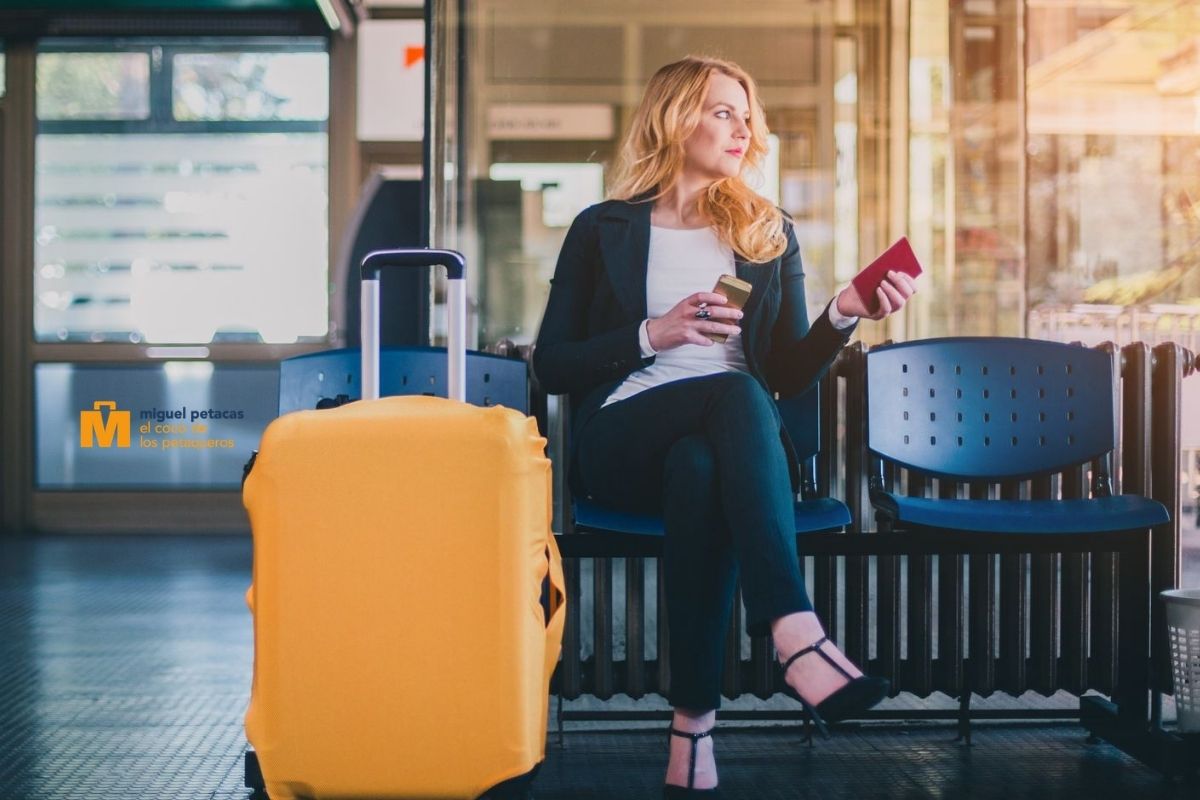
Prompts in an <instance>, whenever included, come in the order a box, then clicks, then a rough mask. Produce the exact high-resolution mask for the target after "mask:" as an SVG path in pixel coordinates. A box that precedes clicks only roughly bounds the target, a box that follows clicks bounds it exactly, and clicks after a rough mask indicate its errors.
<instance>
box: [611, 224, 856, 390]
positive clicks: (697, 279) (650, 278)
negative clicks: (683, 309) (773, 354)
mask: <svg viewBox="0 0 1200 800" xmlns="http://www.w3.org/2000/svg"><path fill="white" fill-rule="evenodd" d="M726 274H728V275H733V274H734V258H733V250H732V249H731V248H730V247H729V245H727V244H725V243H724V242H722V241H721V240H720V238H718V237H717V234H716V231H714V230H713V229H712V228H711V227H707V228H660V227H657V226H655V225H651V226H650V254H649V259H648V260H647V263H646V312H647V313H648V314H649V315H650V317H651V318H656V317H661V316H663V315H664V314H666V313H667V312H668V311H670V310H671V309H672V308H674V307H675V304H676V303H678V302H679V301H680V300H682V299H683V298H685V297H687V296H688V295H690V294H694V293H695V292H708V291H712V288H713V287H714V286H716V285H717V279H718V278H720V277H721V276H722V275H726ZM835 305H836V304H833V303H831V304H830V312H829V313H830V321H831V322H832V323H833V324H834V327H836V328H839V329H844V328H847V327H849V326H850V325H853V324H854V323H855V322H856V321H857V318H856V317H846V316H844V315H841V314H838V313H837V312H836V310H835V309H834V306H835ZM647 321H648V320H644V321H643V322H642V326H641V329H640V330H639V341H640V343H641V350H642V356H643V357H644V358H648V357H650V356H652V355H655V354H656V351H655V350H654V348H652V347H651V346H650V337H649V335H648V334H647V332H646V322H647ZM749 371H750V370H749V367H748V366H747V364H746V355H745V353H744V351H743V350H742V336H741V334H733V335H731V336H730V337H729V338H728V339H726V340H725V343H724V344H717V343H713V344H712V345H711V346H708V347H706V346H704V345H700V344H685V345H680V346H679V347H673V348H671V349H670V350H664V351H662V352H660V353H657V358H655V359H654V363H653V364H650V365H649V366H646V367H642V368H641V369H639V370H636V371H635V372H631V373H630V374H629V375H628V376H627V377H626V378H625V380H624V381H622V382H621V384H620V385H619V386H617V388H616V389H614V390H613V391H612V393H611V394H610V395H609V396H608V398H607V399H606V400H605V401H604V405H602V406H601V408H603V407H604V406H607V405H610V404H612V403H616V402H618V401H620V400H625V399H627V398H630V397H633V396H634V395H635V394H637V393H639V392H644V391H646V390H647V389H652V388H654V387H655V386H661V385H662V384H664V383H670V382H671V381H678V380H683V379H684V378H699V377H702V376H704V375H716V374H718V373H721V372H746V373H749Z"/></svg>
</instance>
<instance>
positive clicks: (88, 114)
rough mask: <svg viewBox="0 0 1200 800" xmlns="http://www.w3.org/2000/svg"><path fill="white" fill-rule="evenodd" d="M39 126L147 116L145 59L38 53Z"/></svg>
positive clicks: (137, 55)
mask: <svg viewBox="0 0 1200 800" xmlns="http://www.w3.org/2000/svg"><path fill="white" fill-rule="evenodd" d="M37 115H38V119H41V120H106V119H107V120H138V119H146V118H147V117H149V116H150V55H149V54H148V53H39V54H38V57H37Z"/></svg>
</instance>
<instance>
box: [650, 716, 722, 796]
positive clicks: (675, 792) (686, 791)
mask: <svg viewBox="0 0 1200 800" xmlns="http://www.w3.org/2000/svg"><path fill="white" fill-rule="evenodd" d="M711 735H712V728H709V729H708V730H706V731H704V732H703V733H688V732H687V731H677V730H675V727H674V726H672V727H671V728H670V731H669V733H668V734H667V744H668V746H669V745H670V742H671V737H672V736H679V737H681V738H684V739H691V740H692V752H691V753H690V754H689V755H688V785H687V788H684V787H682V786H675V785H674V784H670V783H668V784H667V785H666V786H664V787H663V800H692V798H702V797H707V798H709V800H712V798H719V797H720V796H721V792H720V791H719V790H718V789H717V787H715V786H714V787H713V788H711V789H693V788H692V784H693V783H694V782H695V780H696V747H697V746H698V745H699V743H700V740H701V739H703V738H704V737H705V736H711Z"/></svg>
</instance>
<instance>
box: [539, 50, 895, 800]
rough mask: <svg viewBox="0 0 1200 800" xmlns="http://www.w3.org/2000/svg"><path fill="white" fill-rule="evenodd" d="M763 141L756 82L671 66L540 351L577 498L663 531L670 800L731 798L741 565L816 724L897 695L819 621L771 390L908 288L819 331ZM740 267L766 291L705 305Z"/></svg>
mask: <svg viewBox="0 0 1200 800" xmlns="http://www.w3.org/2000/svg"><path fill="white" fill-rule="evenodd" d="M766 141H767V128H766V123H765V121H764V116H763V109H762V107H761V105H760V103H759V99H758V93H757V91H756V87H755V84H754V81H753V80H752V79H751V78H750V76H749V75H747V74H746V72H745V71H744V70H742V69H741V68H740V67H738V66H737V65H735V64H732V63H730V62H728V61H719V60H715V59H708V58H695V57H689V58H685V59H683V60H682V61H678V62H676V63H674V64H669V65H667V66H665V67H663V68H662V69H660V70H659V71H658V72H657V73H656V74H655V75H654V77H653V78H651V79H650V83H649V84H648V85H647V87H646V92H645V95H644V97H643V98H642V101H641V104H640V105H639V106H638V109H637V111H636V113H635V114H634V117H633V121H632V125H631V127H630V130H629V133H628V134H627V136H626V138H625V141H624V143H623V145H622V148H621V154H620V164H619V166H618V169H617V173H616V177H615V180H614V184H613V188H612V191H611V199H609V200H608V201H606V202H603V203H600V204H598V205H595V206H592V207H590V208H588V209H585V210H584V211H583V212H582V213H580V215H579V216H578V217H576V218H575V221H574V222H573V223H572V225H571V228H570V230H569V231H568V232H567V237H566V240H565V241H564V242H563V247H562V252H561V253H560V255H559V259H558V265H557V267H556V269H555V273H554V279H553V281H552V282H551V289H550V299H549V302H548V304H547V306H546V313H545V317H544V318H543V320H542V327H541V331H540V333H539V335H538V340H537V347H536V348H535V350H534V357H533V366H534V371H535V372H536V374H537V376H538V378H539V380H540V381H541V382H542V384H543V385H544V386H545V387H546V389H547V390H548V391H550V392H552V393H556V394H559V393H569V394H570V395H571V401H572V407H573V414H574V431H573V442H574V447H573V451H574V452H573V453H572V456H571V465H570V478H571V483H572V488H573V490H574V491H575V492H576V493H577V494H581V495H583V496H587V497H590V498H593V499H595V500H596V501H598V502H601V503H603V504H604V505H607V506H610V507H613V508H617V509H622V510H627V511H631V512H653V513H656V514H661V515H662V518H663V522H664V526H665V529H666V540H665V542H664V554H663V559H664V575H665V588H666V595H667V614H668V618H669V619H670V662H671V690H670V698H669V700H670V702H671V704H672V705H673V706H674V718H673V722H672V725H671V735H670V736H669V737H668V738H669V740H670V743H671V747H670V760H669V763H668V766H667V775H666V788H665V790H664V796H665V797H668V798H679V797H691V796H710V795H713V794H715V787H716V785H717V771H716V765H715V761H714V758H713V747H712V739H711V737H710V736H709V734H710V732H711V729H712V726H713V723H714V721H715V718H716V709H717V708H718V706H719V705H720V678H721V665H722V659H723V649H722V648H723V646H724V641H725V631H726V628H727V625H728V620H729V614H730V610H731V608H732V603H733V594H734V591H733V590H734V581H735V577H736V575H737V573H738V572H739V571H740V573H741V578H742V593H743V597H744V601H745V605H746V613H747V623H748V629H749V631H750V633H751V634H754V635H759V634H764V633H767V632H769V633H770V634H771V636H772V638H773V640H774V644H775V649H776V650H777V652H778V653H779V655H780V660H781V662H782V664H783V665H784V669H785V678H786V681H787V683H788V685H789V686H790V687H791V688H792V689H793V690H794V691H795V693H796V695H797V696H798V698H799V699H800V700H801V702H802V703H803V704H804V706H805V708H806V709H807V710H808V711H810V713H813V714H814V716H816V717H817V718H818V719H820V718H823V719H824V720H826V721H833V720H836V719H841V718H844V717H847V716H850V715H852V714H854V713H856V712H859V711H862V710H864V709H866V708H869V707H871V706H873V705H875V704H876V703H878V702H879V701H880V700H881V699H882V698H883V697H884V696H886V694H887V692H888V689H889V686H888V683H887V681H885V680H883V679H877V678H867V677H864V676H863V675H862V673H861V672H860V671H859V670H858V669H857V668H856V667H855V666H854V665H853V664H852V663H851V662H850V661H849V660H847V659H846V657H845V656H844V655H842V653H841V652H840V651H839V650H838V649H837V648H836V647H835V646H834V645H833V644H832V643H831V642H830V641H829V640H828V639H826V638H825V632H824V630H823V629H822V627H821V623H820V621H819V620H818V619H817V617H816V614H814V613H813V611H812V604H811V603H810V602H809V598H808V594H807V592H806V590H805V586H804V578H803V576H802V574H801V572H800V569H799V560H798V557H797V552H796V538H795V530H794V527H793V502H794V498H795V492H796V485H797V474H798V470H797V465H796V464H795V457H794V455H793V451H792V448H791V443H790V441H789V440H788V438H787V434H786V433H785V432H784V431H783V429H782V427H781V423H780V418H779V415H778V412H777V411H776V409H775V403H774V401H773V400H772V394H771V393H772V392H779V393H780V394H781V395H782V396H788V395H792V394H796V393H799V392H802V391H804V390H805V389H806V388H808V387H809V386H811V385H812V384H813V383H815V382H816V381H817V380H819V379H820V377H821V375H822V374H823V373H824V372H825V370H826V369H827V368H828V366H829V364H830V363H831V362H832V361H833V359H834V357H835V356H836V355H837V353H838V351H839V350H840V349H841V348H842V346H843V345H844V344H845V342H846V340H847V338H849V336H850V334H851V333H852V331H853V330H854V327H855V324H856V323H857V318H859V317H867V318H869V319H876V320H878V319H882V318H883V317H885V316H887V315H888V314H891V313H893V312H895V311H897V310H898V309H900V308H901V307H902V306H903V305H904V303H905V302H906V301H907V300H908V298H909V297H911V296H912V294H913V291H914V286H913V283H912V281H911V279H910V278H909V277H908V276H907V275H905V274H903V273H899V272H891V273H888V277H887V279H886V280H884V282H883V284H882V285H881V286H880V287H879V289H878V290H877V292H876V295H877V296H876V298H874V299H875V301H876V303H875V304H872V305H870V306H868V305H867V303H865V302H864V299H863V298H861V297H859V296H858V293H857V292H856V291H855V289H854V288H853V286H848V287H847V288H846V289H844V290H842V291H841V292H840V293H839V294H838V295H837V297H836V298H835V300H834V301H833V302H831V303H830V304H829V306H828V307H827V308H826V310H825V311H824V312H823V313H822V314H821V315H820V317H818V318H817V319H816V321H815V322H814V323H813V324H812V325H811V327H810V325H809V322H808V314H807V310H806V307H805V301H804V271H803V268H802V266H801V263H800V246H799V244H798V243H797V241H796V235H795V233H794V231H793V226H792V224H791V221H790V219H789V218H788V217H787V216H786V215H785V214H784V213H783V212H782V211H780V210H779V209H778V208H776V207H775V206H773V205H772V204H771V203H769V202H768V201H766V200H765V199H763V198H762V197H760V196H759V195H757V194H756V193H755V192H754V191H753V190H751V189H750V187H749V186H748V185H747V184H746V182H745V181H744V180H743V175H745V174H746V173H747V172H750V171H752V170H754V168H755V167H757V165H758V164H759V162H760V161H761V160H762V157H763V155H764V154H765V153H766ZM725 273H732V274H736V276H737V277H739V278H741V279H742V280H745V281H747V282H749V283H750V284H751V285H752V287H753V288H752V291H751V294H750V297H749V299H748V300H747V301H746V304H745V307H744V308H743V309H742V310H740V311H739V310H736V309H734V308H731V307H727V306H726V301H725V298H724V297H723V296H722V295H720V294H715V293H713V292H711V291H709V290H710V289H711V288H712V287H714V285H715V284H716V281H717V279H718V277H719V276H720V275H722V274H725ZM709 333H714V334H727V335H728V338H727V339H726V341H725V342H724V343H723V344H718V343H715V342H714V341H712V340H711V339H709V338H708V337H707V336H706V335H705V334H709Z"/></svg>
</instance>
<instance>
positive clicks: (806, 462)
mask: <svg viewBox="0 0 1200 800" xmlns="http://www.w3.org/2000/svg"><path fill="white" fill-rule="evenodd" d="M777 405H778V407H779V413H780V416H781V417H782V418H783V424H784V427H785V428H786V429H787V432H788V436H790V437H791V440H792V444H793V446H794V447H795V450H796V456H797V457H798V458H799V459H800V462H801V465H802V475H803V479H802V485H801V499H800V500H799V501H797V503H796V507H795V518H796V533H797V534H803V533H813V532H816V531H834V530H840V529H841V528H843V527H844V526H846V525H848V524H849V523H850V510H849V509H848V508H847V507H846V505H845V503H842V502H841V501H840V500H835V499H834V498H832V497H819V496H817V492H816V481H815V480H814V479H813V477H812V476H813V474H814V466H813V465H814V462H815V460H816V456H817V454H818V453H819V452H820V450H821V426H820V391H819V390H818V388H817V387H814V388H812V389H810V390H809V391H808V392H805V393H804V394H802V395H798V396H796V397H792V398H788V399H786V400H779V401H777ZM570 507H571V510H572V517H573V519H574V532H575V533H590V534H605V538H606V539H607V542H605V541H603V540H601V541H596V540H593V541H592V542H591V544H592V545H593V546H592V547H589V548H586V551H585V550H584V549H583V548H582V547H581V546H582V545H584V542H582V541H580V540H578V539H574V538H573V537H571V536H568V537H566V538H565V540H564V539H562V538H560V540H559V541H560V542H562V543H563V544H562V546H563V547H565V548H566V550H565V551H564V554H565V553H568V552H569V553H570V555H588V556H591V555H621V556H627V555H631V554H632V553H631V550H630V544H631V543H632V544H633V546H634V549H636V550H638V551H640V553H641V554H645V555H655V554H657V553H658V551H659V549H660V548H661V541H655V540H648V541H645V542H644V546H642V547H637V543H636V542H631V541H630V540H629V539H628V538H622V537H623V536H624V537H628V536H631V535H632V536H638V537H662V536H663V535H664V533H665V532H664V530H663V522H662V518H661V517H660V516H658V515H651V514H629V513H624V512H620V511H615V510H613V509H611V508H606V507H604V506H603V505H601V504H599V503H596V502H594V501H591V500H587V499H585V498H574V497H572V498H571V506H570ZM606 544H608V545H619V546H617V547H612V546H608V547H606V546H605V545H606Z"/></svg>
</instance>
